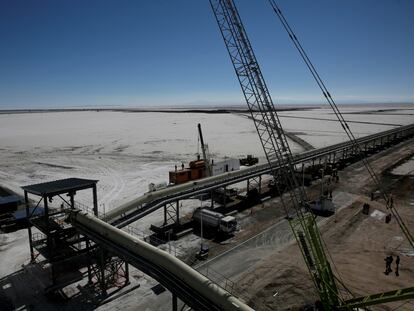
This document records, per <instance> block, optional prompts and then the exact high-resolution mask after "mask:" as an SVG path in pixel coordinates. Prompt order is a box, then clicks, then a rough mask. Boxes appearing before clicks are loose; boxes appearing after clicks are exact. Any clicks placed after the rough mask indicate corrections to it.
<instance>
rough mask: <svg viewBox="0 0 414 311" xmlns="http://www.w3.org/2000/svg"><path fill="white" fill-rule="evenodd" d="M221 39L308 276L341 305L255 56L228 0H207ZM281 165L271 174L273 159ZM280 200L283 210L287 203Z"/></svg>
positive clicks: (327, 299) (330, 302)
mask: <svg viewBox="0 0 414 311" xmlns="http://www.w3.org/2000/svg"><path fill="white" fill-rule="evenodd" d="M209 1H210V4H211V7H212V10H213V12H214V15H215V18H216V21H217V23H218V26H219V28H220V32H221V34H222V37H223V40H224V43H225V45H226V48H227V51H228V53H229V56H230V59H231V61H232V64H233V67H234V70H235V72H236V76H237V78H238V80H239V83H240V86H241V89H242V91H243V95H244V98H245V100H246V103H247V106H248V108H249V111H250V114H251V117H252V119H253V121H254V125H255V127H256V130H257V133H258V135H259V138H260V142H261V144H262V147H263V150H264V153H265V155H266V158H267V161H268V163H269V166H270V168H271V172H272V174H273V177H274V178H275V183H276V184H277V180H282V182H283V183H284V184H285V185H286V186H287V194H288V198H289V201H290V203H291V206H292V207H293V209H294V210H295V212H296V215H297V217H296V218H295V219H294V220H292V221H290V224H291V228H292V230H293V232H294V236H295V238H296V239H297V242H298V245H299V247H300V249H301V252H302V254H303V257H304V259H305V262H306V265H307V267H308V269H309V272H310V274H311V277H312V280H313V282H314V284H315V287H316V289H317V290H318V292H319V296H320V297H321V302H322V303H323V305H324V306H325V308H326V309H327V310H328V309H330V307H332V306H338V305H340V304H341V302H342V299H341V298H340V297H339V294H338V289H337V286H336V283H335V278H334V275H333V273H332V271H331V268H330V264H329V262H328V260H327V256H326V254H325V251H324V247H323V243H322V241H321V238H320V233H319V230H318V227H317V224H316V222H315V217H314V216H313V215H312V214H311V213H310V211H309V209H308V208H307V204H306V203H307V201H308V199H307V195H306V192H305V190H304V188H303V187H302V186H301V185H300V184H299V183H298V181H297V179H296V176H295V170H294V164H293V157H292V152H291V150H290V147H289V144H288V141H287V137H286V135H285V133H284V131H283V128H282V125H281V123H280V120H279V117H278V115H277V113H276V109H275V107H274V104H273V101H272V98H271V96H270V93H269V90H268V88H267V86H266V82H265V80H264V78H263V75H262V72H261V70H260V67H259V64H258V62H257V59H256V57H255V55H254V52H253V49H252V47H251V44H250V42H249V39H248V37H247V34H246V31H245V29H244V26H243V24H242V21H241V19H240V16H239V14H238V11H237V9H236V6H235V4H234V2H233V0H209ZM276 163H281V164H282V165H283V167H284V169H283V170H282V172H281V173H277V171H276V169H275V164H276ZM282 202H283V205H284V206H285V209H286V210H287V209H288V204H286V203H285V202H284V199H283V196H282Z"/></svg>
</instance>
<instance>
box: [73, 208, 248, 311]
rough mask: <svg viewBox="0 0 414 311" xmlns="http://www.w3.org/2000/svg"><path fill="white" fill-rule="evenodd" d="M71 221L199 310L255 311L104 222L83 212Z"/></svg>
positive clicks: (86, 233) (75, 213)
mask: <svg viewBox="0 0 414 311" xmlns="http://www.w3.org/2000/svg"><path fill="white" fill-rule="evenodd" d="M68 219H69V221H70V222H71V223H72V224H73V226H75V227H76V228H77V229H78V230H79V231H81V232H82V233H83V234H85V235H87V236H88V237H89V238H90V239H92V240H93V241H95V242H96V243H99V244H100V245H101V246H102V247H104V248H107V249H108V250H110V251H112V252H114V253H115V254H116V255H117V256H119V257H121V258H123V259H124V260H125V261H127V262H129V263H130V264H132V265H133V266H135V267H136V268H138V269H140V270H141V271H143V272H144V273H146V274H148V275H149V276H151V277H153V278H154V279H155V280H157V281H158V282H160V283H161V284H162V285H163V286H164V287H166V288H167V289H168V290H169V291H170V292H171V293H172V294H173V296H174V295H176V296H177V297H178V298H180V299H181V300H182V301H184V302H185V303H186V304H187V305H188V306H190V307H191V308H193V309H195V310H205V311H210V310H229V311H236V310H237V311H253V309H252V308H250V307H249V306H247V305H246V304H244V303H243V302H241V301H240V300H238V299H237V298H236V297H234V296H232V295H231V294H230V293H228V292H227V291H225V290H224V289H223V288H221V287H220V286H218V285H217V284H215V283H214V282H212V281H210V280H209V279H207V278H206V277H205V276H203V275H202V274H200V273H199V272H197V271H196V270H194V269H193V268H191V267H189V266H188V265H186V264H185V263H183V262H182V261H181V260H179V259H177V258H175V257H174V256H172V255H170V254H168V253H167V252H164V251H162V250H160V249H158V248H156V247H154V246H152V245H150V244H148V243H146V242H144V241H141V240H139V239H137V238H135V237H133V236H131V235H129V234H127V233H126V232H124V231H122V230H120V229H118V228H115V227H113V226H111V225H109V224H107V223H105V222H104V221H102V220H100V219H98V218H96V217H94V216H92V215H89V214H86V213H82V212H79V211H75V212H71V213H70V214H69V217H68Z"/></svg>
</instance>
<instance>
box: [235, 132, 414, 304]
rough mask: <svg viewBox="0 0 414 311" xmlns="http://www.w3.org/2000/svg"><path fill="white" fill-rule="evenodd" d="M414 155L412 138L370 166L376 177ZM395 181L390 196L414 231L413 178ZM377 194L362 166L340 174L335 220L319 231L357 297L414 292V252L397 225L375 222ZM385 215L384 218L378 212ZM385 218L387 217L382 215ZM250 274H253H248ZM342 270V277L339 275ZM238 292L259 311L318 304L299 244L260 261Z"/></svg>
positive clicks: (382, 209) (325, 222) (240, 283)
mask: <svg viewBox="0 0 414 311" xmlns="http://www.w3.org/2000/svg"><path fill="white" fill-rule="evenodd" d="M413 154H414V139H412V140H410V141H406V142H403V143H401V144H399V145H397V146H396V147H393V148H391V149H389V150H387V151H384V152H382V153H379V154H377V155H375V156H373V157H371V158H369V162H370V163H371V165H372V167H373V168H374V170H375V172H377V174H379V173H382V172H384V171H386V170H387V169H389V168H390V167H392V166H393V165H394V164H396V163H397V162H399V161H401V160H402V159H405V158H407V157H409V156H412V155H413ZM387 178H388V179H389V178H391V179H394V181H393V182H394V184H393V186H392V187H391V189H390V190H391V192H392V193H393V195H394V202H395V203H396V204H395V205H396V208H398V211H399V213H400V215H401V216H402V217H403V219H404V221H405V223H406V225H407V227H408V228H410V229H412V230H411V232H414V191H413V190H414V176H406V177H403V178H396V177H394V178H393V177H390V175H389V174H388V175H385V176H383V179H387ZM372 190H375V187H374V185H373V182H372V181H371V179H370V178H369V176H368V173H367V172H366V170H365V168H364V167H363V166H362V163H360V162H358V163H356V164H354V165H352V166H350V167H348V168H346V169H345V170H343V171H342V172H340V183H339V184H338V186H337V189H336V193H337V196H338V197H339V196H340V195H341V196H342V198H346V200H345V201H344V200H342V201H343V202H341V204H340V206H339V211H338V212H337V214H336V215H335V216H332V217H330V218H329V219H325V220H323V221H322V222H321V225H320V228H321V232H322V235H323V239H324V241H325V243H326V245H327V250H329V254H330V255H331V256H332V258H333V262H334V263H335V267H336V268H337V270H336V269H334V270H335V273H336V275H337V276H340V277H341V278H342V280H343V282H344V284H346V286H347V288H348V289H350V290H351V291H352V292H353V293H354V294H355V296H361V295H367V294H374V293H378V292H383V291H388V290H393V289H398V288H405V287H412V286H413V284H414V251H413V248H412V247H410V245H409V244H408V242H407V241H406V239H405V238H404V236H403V234H402V232H401V230H400V228H399V226H398V224H397V223H396V221H395V220H392V221H391V223H389V224H385V221H384V219H383V218H382V219H380V217H377V218H376V217H373V216H372V213H373V212H374V211H375V210H377V211H380V212H382V213H384V214H385V213H387V210H386V208H385V206H384V204H383V202H381V201H373V202H371V201H370V199H369V193H370V192H371V191H372ZM365 202H367V203H369V204H370V205H371V209H370V213H371V216H367V215H363V214H362V213H361V209H362V205H363V203H365ZM377 214H379V215H381V213H377ZM382 216H384V215H382ZM387 255H393V256H394V262H393V264H392V269H393V272H392V273H391V274H390V275H385V274H384V270H385V262H384V258H385V257H386V256H387ZM396 255H399V256H400V257H401V264H400V276H399V277H397V276H396V275H395V274H394V272H395V256H396ZM249 271H251V270H250V269H249ZM338 271H339V273H338ZM237 285H238V286H237V291H238V292H239V293H240V294H241V296H243V297H244V298H247V302H248V303H249V305H251V306H252V307H253V308H255V309H256V310H300V309H301V308H303V307H304V306H305V305H306V304H312V303H313V302H314V301H315V300H316V299H317V293H316V291H315V289H314V288H313V284H312V281H311V279H310V277H309V273H308V271H307V269H306V267H305V263H304V261H303V259H302V256H301V254H300V251H299V248H298V247H297V245H295V244H294V245H288V246H286V247H285V248H284V249H279V250H278V251H275V252H274V253H273V254H271V255H270V256H268V257H267V258H266V259H264V260H262V261H261V262H260V263H259V264H258V265H257V267H255V268H254V271H253V272H249V273H246V274H245V275H244V276H242V277H241V278H240V279H239V280H238V282H237ZM396 308H398V310H407V311H408V310H414V301H413V300H407V301H400V302H394V303H388V304H385V305H378V306H372V307H370V310H397V309H396Z"/></svg>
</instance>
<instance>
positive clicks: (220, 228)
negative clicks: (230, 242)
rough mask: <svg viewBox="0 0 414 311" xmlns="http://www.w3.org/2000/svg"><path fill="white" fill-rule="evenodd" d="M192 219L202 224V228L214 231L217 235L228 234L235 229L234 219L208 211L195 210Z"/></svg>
mask: <svg viewBox="0 0 414 311" xmlns="http://www.w3.org/2000/svg"><path fill="white" fill-rule="evenodd" d="M193 219H194V220H195V221H196V222H198V223H199V224H202V225H203V228H206V229H211V230H215V231H217V232H218V233H225V234H230V233H232V232H234V231H236V229H237V220H236V218H234V217H233V216H225V215H223V214H221V213H218V212H214V211H211V210H208V209H200V208H198V209H196V210H195V211H194V213H193Z"/></svg>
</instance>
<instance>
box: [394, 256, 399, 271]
mask: <svg viewBox="0 0 414 311" xmlns="http://www.w3.org/2000/svg"><path fill="white" fill-rule="evenodd" d="M395 265H396V267H395V275H396V276H399V275H400V256H398V255H397V259H395Z"/></svg>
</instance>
